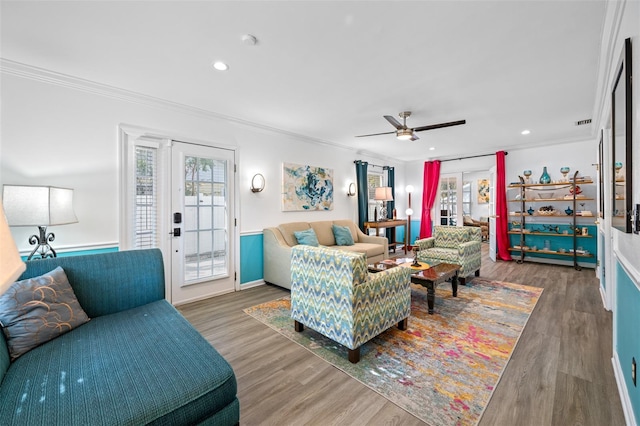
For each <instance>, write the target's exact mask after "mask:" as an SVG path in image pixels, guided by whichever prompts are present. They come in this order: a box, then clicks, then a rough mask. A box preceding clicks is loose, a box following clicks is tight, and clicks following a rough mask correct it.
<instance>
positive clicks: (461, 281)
mask: <svg viewBox="0 0 640 426" xmlns="http://www.w3.org/2000/svg"><path fill="white" fill-rule="evenodd" d="M458 284H460V285H467V278H466V277H458Z"/></svg>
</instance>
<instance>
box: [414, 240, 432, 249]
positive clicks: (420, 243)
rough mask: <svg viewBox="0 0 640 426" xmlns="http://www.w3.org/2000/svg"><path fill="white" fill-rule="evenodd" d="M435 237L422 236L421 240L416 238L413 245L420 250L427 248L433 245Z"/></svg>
mask: <svg viewBox="0 0 640 426" xmlns="http://www.w3.org/2000/svg"><path fill="white" fill-rule="evenodd" d="M435 242H436V239H435V238H434V237H429V238H423V239H421V240H416V242H415V243H414V245H415V246H418V248H419V249H420V250H427V249H430V248H433V247H435Z"/></svg>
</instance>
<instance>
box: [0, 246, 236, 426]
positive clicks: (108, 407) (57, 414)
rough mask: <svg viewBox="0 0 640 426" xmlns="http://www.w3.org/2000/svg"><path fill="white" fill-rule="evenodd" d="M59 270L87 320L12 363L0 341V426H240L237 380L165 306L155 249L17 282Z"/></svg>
mask: <svg viewBox="0 0 640 426" xmlns="http://www.w3.org/2000/svg"><path fill="white" fill-rule="evenodd" d="M57 266H61V267H62V268H63V269H64V271H65V272H66V274H67V276H68V278H69V282H70V284H71V286H72V287H73V290H74V292H75V294H76V297H77V298H78V301H79V302H80V305H81V306H82V308H83V309H84V311H85V312H86V313H87V315H88V316H89V318H91V320H90V321H89V322H87V323H85V324H83V325H81V326H79V327H77V328H75V329H73V330H71V331H70V332H68V333H66V334H63V335H61V336H59V337H57V338H55V339H53V340H51V341H49V342H47V343H45V344H43V345H40V346H38V347H36V348H35V349H32V350H31V351H29V352H27V353H26V354H24V355H22V356H20V357H19V358H17V359H16V360H15V361H13V362H10V358H9V352H8V349H7V344H6V340H5V339H4V336H2V337H1V338H0V401H1V403H0V423H1V424H6V425H83V426H84V425H144V424H153V425H165V424H166V425H186V424H215V425H233V424H238V423H239V420H240V408H239V402H238V398H237V396H236V390H237V388H236V378H235V375H234V372H233V370H232V369H231V367H230V366H229V364H228V363H227V362H226V360H225V359H224V358H223V357H222V356H221V355H220V354H219V353H218V352H217V351H216V350H215V349H214V348H213V347H212V346H211V345H210V344H209V343H208V342H207V341H206V340H205V339H204V338H203V337H202V336H201V335H200V334H199V333H198V332H197V331H196V330H195V329H194V328H193V326H191V324H190V323H189V322H188V321H187V320H186V319H185V318H184V317H183V316H182V315H181V314H180V313H179V312H178V311H177V310H176V309H175V308H174V307H173V306H172V305H171V304H169V303H168V302H167V301H166V300H165V299H164V293H165V281H164V267H163V261H162V255H161V253H160V251H159V250H157V249H151V250H135V251H122V252H115V253H105V254H96V255H87V256H73V257H58V258H55V259H45V260H36V261H30V262H27V270H26V271H25V272H24V274H23V275H22V276H21V277H20V279H21V280H22V279H26V278H32V277H36V276H39V275H42V274H45V273H47V272H49V271H51V270H53V269H54V268H56V267H57ZM0 334H2V333H0Z"/></svg>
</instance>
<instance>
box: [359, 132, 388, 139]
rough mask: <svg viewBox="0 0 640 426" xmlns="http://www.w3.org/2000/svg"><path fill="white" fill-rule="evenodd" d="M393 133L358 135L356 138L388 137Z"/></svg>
mask: <svg viewBox="0 0 640 426" xmlns="http://www.w3.org/2000/svg"><path fill="white" fill-rule="evenodd" d="M392 133H395V132H384V133H372V134H370V135H358V136H356V138H366V137H367V136H379V135H390V134H392Z"/></svg>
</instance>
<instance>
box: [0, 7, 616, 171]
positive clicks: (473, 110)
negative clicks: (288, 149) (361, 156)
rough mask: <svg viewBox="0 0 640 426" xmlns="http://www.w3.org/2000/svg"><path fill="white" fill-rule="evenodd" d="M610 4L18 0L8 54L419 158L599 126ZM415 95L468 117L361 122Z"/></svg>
mask: <svg viewBox="0 0 640 426" xmlns="http://www.w3.org/2000/svg"><path fill="white" fill-rule="evenodd" d="M604 16H605V2H604V1H557V0H556V1H406V2H405V1H380V2H372V1H367V2H365V1H339V2H338V1H279V2H276V1H257V2H248V1H233V2H232V1H196V2H186V1H141V2H130V1H129V2H115V1H101V2H100V1H90V2H80V1H71V2H59V1H44V2H25V1H5V0H2V3H1V24H2V27H1V36H2V37H1V38H2V44H1V48H2V50H1V56H2V58H4V59H6V60H9V61H15V62H19V63H23V64H27V65H32V66H36V67H41V68H45V69H48V70H52V71H56V72H59V73H63V74H68V75H72V76H75V77H80V78H83V79H87V80H91V81H95V82H99V83H103V84H107V85H111V86H116V87H119V88H123V89H127V90H131V91H134V92H139V93H142V94H145V95H150V96H154V97H158V98H162V99H166V100H170V101H174V102H178V103H181V104H186V105H189V106H192V107H197V108H201V109H204V110H207V111H210V112H213V113H216V114H220V115H224V116H227V117H233V118H235V119H240V120H245V121H249V122H252V123H257V124H260V125H262V126H268V127H272V128H276V129H281V130H284V131H287V132H291V133H294V134H298V135H301V136H304V137H308V138H312V139H316V140H319V141H325V142H329V143H331V144H336V145H344V146H349V147H352V148H354V149H356V150H359V151H360V152H366V153H374V154H375V156H379V157H388V158H395V159H398V160H403V161H411V160H424V159H427V158H452V157H457V156H461V155H474V154H484V153H493V152H495V151H496V150H500V149H507V150H508V149H509V148H514V147H522V146H524V145H547V144H550V143H558V142H562V141H575V140H584V139H586V138H591V137H593V131H592V128H591V126H589V125H587V126H580V127H577V126H575V124H574V122H575V121H578V120H583V119H587V118H592V117H591V116H592V114H593V109H594V102H595V98H596V78H597V70H598V59H599V52H600V39H601V35H602V26H603V21H604ZM247 33H250V34H253V35H255V36H256V37H257V38H258V43H257V44H256V45H255V46H248V45H245V44H243V43H242V41H241V37H242V35H244V34H247ZM214 60H224V61H225V62H227V63H228V64H229V66H230V69H229V70H228V71H226V72H219V71H215V70H213V68H212V67H211V64H212V62H213V61H214ZM404 110H410V111H412V112H413V116H412V117H411V118H410V119H409V121H408V124H409V126H413V127H417V126H423V125H429V124H434V123H439V122H444V121H455V120H461V119H466V120H467V124H466V125H463V126H456V127H449V128H445V129H438V130H431V131H425V132H421V133H418V136H419V137H420V140H417V141H413V142H411V141H399V140H397V139H396V138H395V136H394V135H385V136H375V137H369V138H355V137H354V136H355V135H361V134H368V133H378V132H385V131H392V130H393V127H391V125H390V124H389V123H388V122H387V121H386V120H384V119H383V117H382V116H383V115H394V116H396V117H397V114H398V113H399V112H400V111H404ZM398 120H401V119H399V118H398ZM523 129H530V130H531V134H530V135H528V136H522V135H521V134H520V132H521V131H522V130H523ZM430 147H435V150H433V151H430V150H429V148H430Z"/></svg>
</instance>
